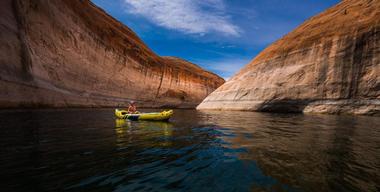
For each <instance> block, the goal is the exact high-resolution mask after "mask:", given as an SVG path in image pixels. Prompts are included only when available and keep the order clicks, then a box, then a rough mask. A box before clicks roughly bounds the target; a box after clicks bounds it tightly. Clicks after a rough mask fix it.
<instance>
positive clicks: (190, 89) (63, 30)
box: [0, 0, 224, 108]
mask: <svg viewBox="0 0 380 192" xmlns="http://www.w3.org/2000/svg"><path fill="white" fill-rule="evenodd" d="M0 66H1V68H0V107H2V108H7V107H104V106H124V105H125V104H126V102H127V101H128V100H135V101H137V102H138V105H139V106H143V107H180V108H188V107H195V106H196V105H198V104H199V103H200V102H201V101H202V100H203V99H204V98H205V97H206V96H207V95H208V94H209V93H211V92H212V91H213V90H215V89H216V88H217V87H219V86H220V85H221V84H223V83H224V80H223V79H222V78H220V77H218V76H217V75H215V74H213V73H210V72H208V71H205V70H203V69H201V68H200V67H198V66H196V65H194V64H192V63H189V62H187V61H184V60H181V59H178V58H172V57H160V56H158V55H156V54H155V53H154V52H153V51H151V50H150V49H149V48H148V47H147V46H146V45H145V44H144V43H143V42H142V41H141V40H140V39H139V38H138V36H137V35H136V34H135V33H134V32H133V31H132V30H130V29H129V28H128V27H126V26H124V25H123V24H121V23H120V22H118V21H117V20H115V19H114V18H112V17H111V16H109V15H107V13H105V12H104V11H103V10H101V9H100V8H98V7H96V6H95V5H94V4H92V3H91V2H90V1H89V0H64V1H63V0H62V1H61V0H59V1H58V0H57V1H46V0H2V1H0Z"/></svg>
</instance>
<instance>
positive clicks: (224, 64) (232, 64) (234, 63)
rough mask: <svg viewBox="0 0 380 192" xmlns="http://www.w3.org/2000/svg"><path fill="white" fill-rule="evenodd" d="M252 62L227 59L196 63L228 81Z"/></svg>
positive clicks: (242, 59)
mask: <svg viewBox="0 0 380 192" xmlns="http://www.w3.org/2000/svg"><path fill="white" fill-rule="evenodd" d="M251 60H252V58H239V59H235V58H226V59H220V60H203V61H195V62H194V63H197V64H199V65H201V66H202V67H204V68H206V69H207V70H210V71H212V72H214V73H217V74H219V75H220V76H221V77H223V78H224V79H226V80H228V79H229V78H231V77H232V76H233V75H235V74H236V73H237V72H238V71H239V70H240V69H242V68H243V67H244V66H245V65H247V64H248V63H249V62H250V61H251Z"/></svg>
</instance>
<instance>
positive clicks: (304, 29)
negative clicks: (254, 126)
mask: <svg viewBox="0 0 380 192" xmlns="http://www.w3.org/2000/svg"><path fill="white" fill-rule="evenodd" d="M197 108H198V109H230V110H252V111H268V112H318V113H351V114H379V112H380V1H378V0H346V1H342V2H341V3H339V4H338V5H336V6H334V7H332V8H330V9H328V10H326V11H325V12H323V13H321V14H319V15H317V16H315V17H312V18H311V19H309V20H308V21H306V22H305V23H304V24H302V25H301V26H299V27H298V28H297V29H295V30H294V31H293V32H291V33H289V34H288V35H286V36H284V37H283V38H282V39H280V40H278V41H277V42H275V43H273V44H272V45H270V46H269V47H267V48H266V49H265V50H264V51H263V52H261V53H260V54H259V55H258V56H257V57H256V58H254V59H253V60H252V61H251V63H249V64H248V65H247V66H246V67H245V68H243V69H242V70H241V71H240V72H239V73H238V74H236V75H235V76H234V77H233V78H231V79H230V80H229V81H228V82H226V83H225V84H224V85H223V86H221V87H220V88H218V89H217V90H216V91H215V92H213V93H212V94H210V95H209V96H208V97H207V98H206V99H205V100H204V101H203V102H202V103H201V104H200V105H199V106H198V107H197Z"/></svg>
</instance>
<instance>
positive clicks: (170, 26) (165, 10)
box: [92, 0, 340, 79]
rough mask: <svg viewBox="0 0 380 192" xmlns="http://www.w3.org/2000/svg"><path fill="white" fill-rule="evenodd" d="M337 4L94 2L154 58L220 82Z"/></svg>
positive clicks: (319, 0)
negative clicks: (174, 60) (178, 62)
mask: <svg viewBox="0 0 380 192" xmlns="http://www.w3.org/2000/svg"><path fill="white" fill-rule="evenodd" d="M339 1H340V0H92V2H94V3H95V4H96V5H98V6H99V7H101V8H102V9H104V10H105V11H106V12H107V13H108V14H110V15H112V16H113V17H115V18H116V19H118V20H119V21H121V22H122V23H124V24H125V25H127V26H128V27H129V28H131V29H132V30H133V31H135V32H136V33H137V34H138V35H139V37H140V38H141V39H142V40H143V41H144V42H145V43H146V44H147V45H148V46H149V47H150V48H151V49H152V50H153V51H155V52H156V53H157V54H159V55H161V56H176V57H180V58H183V59H186V60H188V61H190V62H193V63H196V64H198V65H200V66H201V67H203V68H205V69H207V70H210V71H212V72H214V73H216V74H218V75H220V76H221V77H223V78H226V79H227V78H229V77H231V76H232V75H233V74H234V73H236V72H237V71H238V70H239V69H241V68H242V67H243V66H244V65H246V64H248V63H249V61H250V60H252V59H253V58H254V57H255V56H256V55H257V54H258V53H259V52H260V51H262V50H263V49H264V48H265V47H267V46H268V45H270V44H271V43H273V42H274V41H276V40H277V39H279V38H281V37H282V36H284V35H286V34H287V33H289V32H290V31H292V30H293V29H294V28H296V27H297V26H298V25H300V24H301V23H303V22H304V21H305V20H307V19H308V18H310V17H312V16H314V15H316V14H318V13H320V12H322V11H323V10H325V9H327V8H329V7H331V6H333V5H335V4H337V3H338V2H339Z"/></svg>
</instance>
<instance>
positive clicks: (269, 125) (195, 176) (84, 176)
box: [0, 109, 380, 192]
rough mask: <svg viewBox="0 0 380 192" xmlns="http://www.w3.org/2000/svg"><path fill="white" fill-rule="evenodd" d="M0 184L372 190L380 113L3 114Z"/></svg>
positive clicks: (8, 187)
mask: <svg viewBox="0 0 380 192" xmlns="http://www.w3.org/2000/svg"><path fill="white" fill-rule="evenodd" d="M0 127H1V129H0V155H1V156H0V170H1V172H0V176H1V179H0V187H1V188H0V189H1V191H202V192H203V191H379V190H380V118H379V117H357V116H332V115H302V114H267V113H253V112H197V111H194V110H176V111H175V116H174V117H173V119H172V120H171V121H170V122H169V123H165V122H128V121H119V120H115V118H114V116H113V111H112V110H111V109H70V110H67V109H65V110H63V109H62V110H37V111H36V110H34V111H1V112H0Z"/></svg>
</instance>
